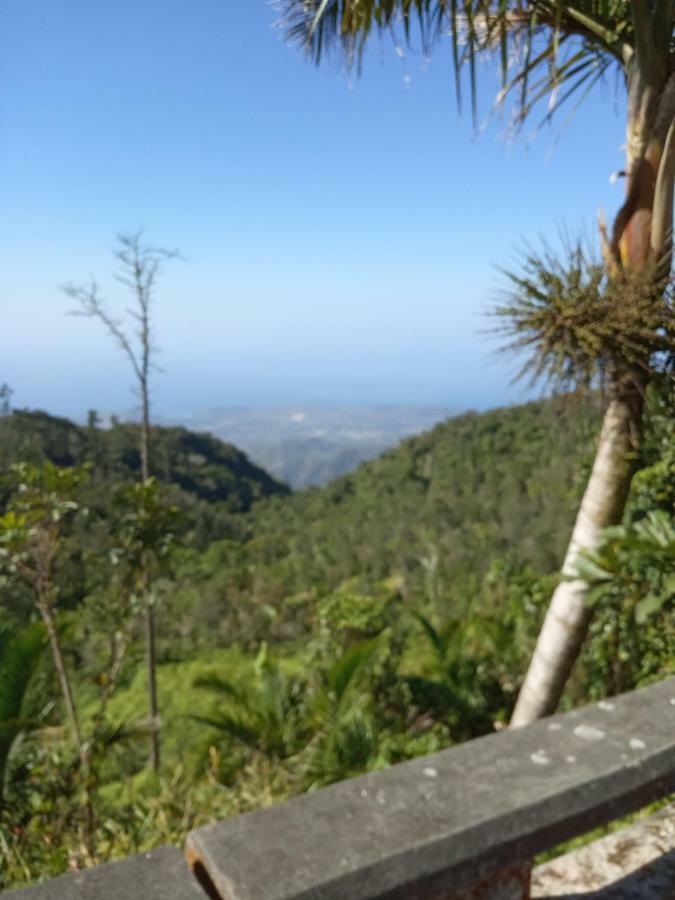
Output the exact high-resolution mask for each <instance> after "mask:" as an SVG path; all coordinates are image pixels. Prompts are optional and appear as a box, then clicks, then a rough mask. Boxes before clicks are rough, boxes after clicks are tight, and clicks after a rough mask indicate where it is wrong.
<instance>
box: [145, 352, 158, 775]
mask: <svg viewBox="0 0 675 900" xmlns="http://www.w3.org/2000/svg"><path fill="white" fill-rule="evenodd" d="M146 365H147V363H146ZM144 375H147V371H145V370H144ZM141 393H142V401H143V418H142V422H141V478H142V480H143V482H146V481H147V480H148V478H149V477H150V466H149V448H150V402H149V399H148V385H147V380H146V378H145V377H144V379H143V380H142V381H141ZM143 566H144V567H145V570H146V571H145V574H144V582H145V584H146V586H147V583H148V573H147V565H146V563H145V561H144V562H143ZM145 665H146V668H147V670H148V701H149V707H150V729H151V730H150V765H151V766H152V769H153V771H154V772H159V762H160V757H159V702H158V699H157V659H156V654H155V611H154V610H153V608H152V606H150V605H149V604H147V605H146V607H145Z"/></svg>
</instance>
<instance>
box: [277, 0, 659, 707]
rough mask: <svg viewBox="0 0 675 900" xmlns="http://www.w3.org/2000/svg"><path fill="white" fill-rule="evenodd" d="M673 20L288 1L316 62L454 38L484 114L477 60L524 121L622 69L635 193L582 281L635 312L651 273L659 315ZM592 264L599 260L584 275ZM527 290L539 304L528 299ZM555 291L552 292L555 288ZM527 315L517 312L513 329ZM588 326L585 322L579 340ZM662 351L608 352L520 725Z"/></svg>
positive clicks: (549, 3)
mask: <svg viewBox="0 0 675 900" xmlns="http://www.w3.org/2000/svg"><path fill="white" fill-rule="evenodd" d="M673 15H674V0H567V2H565V0H282V23H283V25H284V27H285V31H286V34H287V36H288V37H289V39H290V40H291V41H292V42H295V43H298V44H300V45H301V46H302V47H303V48H304V49H305V50H306V51H307V53H308V54H309V55H310V56H311V57H312V58H313V59H314V60H315V61H316V62H318V61H319V60H320V59H321V58H322V56H323V55H324V53H325V52H326V51H330V50H331V49H337V50H338V51H339V52H340V54H341V55H342V56H343V57H344V58H345V59H346V61H347V63H348V64H352V63H353V62H354V61H355V62H356V63H357V64H358V63H359V62H360V59H361V56H362V54H363V51H364V49H365V47H366V45H367V42H368V39H369V37H370V36H371V35H373V34H387V33H392V34H393V35H394V37H395V39H396V30H397V29H398V30H402V32H403V36H404V37H405V39H406V40H409V39H410V36H411V33H412V31H413V29H414V28H417V31H418V33H419V35H420V38H421V42H422V45H423V48H424V50H425V51H427V52H428V51H429V50H430V49H431V48H432V46H433V45H434V44H436V43H438V42H439V41H441V40H444V39H447V40H448V41H449V43H450V46H451V50H452V55H453V60H454V68H455V78H456V84H457V91H458V98H459V97H461V81H460V74H461V71H462V70H463V69H464V68H468V70H469V78H470V93H471V99H472V107H473V110H474V118H475V110H476V62H477V58H478V57H479V56H482V57H488V58H490V57H495V58H497V59H498V60H499V65H500V67H501V77H502V89H501V91H500V94H499V96H498V100H500V101H502V100H503V99H504V98H506V97H507V96H509V97H511V98H513V100H514V113H515V121H516V123H521V122H522V121H523V120H524V119H525V118H526V117H527V116H528V115H529V114H530V112H531V111H532V110H533V109H536V108H537V105H538V104H539V103H540V102H541V101H542V100H544V99H545V98H546V97H550V103H549V112H548V113H547V116H550V115H552V114H553V112H554V111H555V110H557V109H559V108H560V106H561V105H562V104H563V103H565V102H566V101H568V100H569V99H571V98H575V97H583V96H585V95H586V93H587V92H588V91H589V90H590V89H591V88H592V87H593V86H594V85H595V84H597V83H598V81H599V80H600V79H601V78H602V77H603V76H604V75H605V74H606V73H607V72H609V71H610V70H611V69H617V70H618V71H619V72H620V73H621V75H622V78H623V83H624V85H625V88H626V95H627V143H626V171H625V173H624V174H625V176H626V199H625V202H624V203H623V205H622V207H621V208H620V210H619V212H618V213H617V215H616V217H615V220H614V225H613V228H612V230H611V233H608V231H607V229H606V227H605V225H604V223H602V222H601V223H600V232H601V241H602V248H603V262H604V275H605V276H606V277H605V279H604V282H603V280H602V279H600V281H599V282H598V284H597V285H596V288H597V289H595V290H594V288H593V285H592V284H590V283H589V280H588V278H586V279H585V281H584V287H589V286H590V288H591V290H590V294H589V296H591V297H596V299H597V297H598V296H599V293H598V292H599V291H600V290H601V289H602V297H603V298H605V297H606V296H607V297H609V298H610V299H613V300H615V301H616V302H621V303H622V304H623V306H624V308H626V305H628V306H629V307H630V300H629V303H628V304H626V297H627V293H629V292H630V291H631V290H632V288H635V289H636V290H638V292H639V293H640V292H644V281H645V280H646V281H647V282H649V283H650V284H651V285H652V286H653V288H654V289H653V290H651V291H650V290H648V291H647V292H646V293H647V294H649V296H650V298H651V301H654V302H653V303H651V301H650V304H648V306H649V309H650V310H651V309H652V308H653V306H654V305H657V299H658V297H661V296H662V289H663V287H664V285H665V280H666V278H667V276H668V275H669V273H670V268H671V258H672V223H673V181H674V177H675V44H674V40H673ZM541 261H542V259H541V258H540V260H539V262H541ZM534 265H535V269H537V270H538V271H537V272H535V277H534V279H530V284H529V286H530V287H534V288H535V289H536V288H537V287H538V285H537V279H538V277H539V275H541V274H543V273H542V271H541V267H540V266H539V265H538V264H537V261H536V260H535V261H534ZM589 273H591V270H590V268H589V269H588V270H586V272H585V273H584V272H582V275H585V276H588V275H589ZM593 274H594V273H593ZM564 280H565V279H563V281H564ZM638 281H639V282H640V284H638ZM609 283H612V284H614V283H616V284H618V285H619V286H620V287H621V290H614V291H608V292H606V291H605V288H606V287H607V286H608V284H609ZM526 287H527V286H526ZM654 293H656V294H657V295H658V297H657V298H656V299H655V298H654V297H653V294H654ZM525 299H526V301H527V300H528V299H529V300H530V301H531V300H532V295H530V296H529V298H528V297H526V298H525ZM548 299H549V300H551V299H552V297H551V295H550V293H549V295H548ZM569 299H570V298H569V296H568V300H569ZM603 302H605V303H606V301H604V300H603ZM549 305H550V304H549ZM665 306H667V310H668V311H669V314H668V312H667V313H665V314H664V318H665V321H666V326H665V328H664V327H663V326H661V327H660V328H657V329H656V332H654V329H651V333H652V334H654V333H659V334H660V335H661V336H663V333H664V331H665V334H666V337H668V336H669V337H670V338H671V346H672V335H673V330H672V307H670V306H668V305H667V303H666V304H665ZM516 312H517V313H518V314H521V313H522V312H523V311H522V309H520V310H516ZM521 320H522V321H523V323H524V325H525V327H531V326H532V325H533V321H532V319H528V318H527V316H525V317H522V316H521ZM518 321H519V320H518V315H516V317H515V319H514V324H517V323H518ZM550 322H551V319H550V318H549V324H550ZM581 330H583V328H582V326H581V325H580V326H579V328H578V329H577V334H576V336H575V337H579V335H580V331H581ZM545 332H548V336H549V337H550V335H551V329H550V328H548V329H547V328H545V329H541V328H539V330H537V327H536V326H535V327H534V328H531V333H530V335H529V336H530V338H532V339H533V340H534V341H535V342H537V341H539V346H541V340H542V339H545V337H546V334H545ZM549 349H550V348H549ZM655 351H658V348H656V347H654V346H653V345H651V344H650V345H649V348H648V350H647V355H646V357H645V355H644V354H643V355H640V354H639V353H637V352H636V353H635V354H631V355H629V358H630V359H631V360H633V362H632V364H631V365H623V362H624V360H623V359H622V357H621V355H620V354H618V355H615V356H613V357H612V360H613V361H614V362H620V363H622V364H621V365H618V366H614V367H613V368H612V370H611V371H610V372H608V373H605V374H608V376H609V377H608V387H609V389H610V390H609V403H608V405H607V409H606V412H605V417H604V422H603V427H602V432H601V435H600V439H599V443H598V449H597V455H596V459H595V463H594V466H593V470H592V473H591V476H590V479H589V481H588V484H587V487H586V491H585V493H584V496H583V499H582V502H581V505H580V508H579V512H578V515H577V520H576V523H575V526H574V530H573V534H572V538H571V541H570V545H569V548H568V551H567V554H566V556H565V560H564V563H563V575H564V578H563V579H562V580H561V582H560V584H559V586H558V588H557V589H556V591H555V593H554V595H553V598H552V601H551V604H550V607H549V610H548V613H547V616H546V619H545V622H544V625H543V627H542V630H541V633H540V636H539V640H538V642H537V646H536V649H535V652H534V655H533V658H532V661H531V664H530V667H529V670H528V673H527V675H526V677H525V681H524V683H523V686H522V689H521V692H520V696H519V698H518V703H517V705H516V709H515V712H514V715H513V719H512V724H513V725H523V724H526V723H527V722H530V721H532V720H533V719H536V718H538V717H540V716H543V715H546V714H548V713H550V712H552V711H553V710H554V709H555V707H556V705H557V703H558V700H559V699H560V695H561V693H562V690H563V687H564V684H565V682H566V680H567V677H568V675H569V672H570V670H571V667H572V665H573V663H574V660H575V659H576V657H577V655H578V652H579V649H580V647H581V644H582V642H583V640H584V637H585V635H586V632H587V629H588V624H589V619H590V609H589V605H588V604H587V602H586V597H587V593H588V589H589V586H588V583H587V582H586V581H585V580H583V579H582V578H580V577H579V576H578V563H579V560H580V559H581V558H582V557H583V555H584V554H585V553H587V552H593V551H595V550H596V549H597V547H598V544H599V540H600V534H601V532H602V529H603V528H605V527H607V526H611V525H615V524H617V523H618V522H619V521H620V519H621V516H622V513H623V508H624V504H625V501H626V497H627V494H628V489H629V486H630V481H631V476H632V458H633V456H634V450H635V446H636V442H637V440H638V438H639V435H640V433H641V420H642V411H643V405H644V395H645V390H646V387H647V385H648V383H649V381H650V380H651V378H652V377H653V369H652V366H651V362H652V358H653V352H655ZM554 355H555V354H554ZM565 355H566V351H565V349H563V353H562V356H563V357H565ZM544 356H546V348H544ZM605 359H606V358H605ZM540 361H541V360H540ZM601 362H602V360H601Z"/></svg>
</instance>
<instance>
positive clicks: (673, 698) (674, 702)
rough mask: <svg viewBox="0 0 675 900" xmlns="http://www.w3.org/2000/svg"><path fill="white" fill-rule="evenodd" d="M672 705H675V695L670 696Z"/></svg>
mask: <svg viewBox="0 0 675 900" xmlns="http://www.w3.org/2000/svg"><path fill="white" fill-rule="evenodd" d="M670 705H671V706H675V697H671V698H670Z"/></svg>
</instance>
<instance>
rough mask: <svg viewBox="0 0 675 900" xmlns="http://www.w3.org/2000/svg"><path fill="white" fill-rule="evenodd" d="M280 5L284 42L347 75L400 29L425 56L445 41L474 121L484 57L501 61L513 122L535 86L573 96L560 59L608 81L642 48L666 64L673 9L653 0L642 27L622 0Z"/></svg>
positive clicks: (287, 1)
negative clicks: (374, 44)
mask: <svg viewBox="0 0 675 900" xmlns="http://www.w3.org/2000/svg"><path fill="white" fill-rule="evenodd" d="M277 5H278V7H279V8H280V10H281V19H280V24H281V27H282V28H283V30H284V32H285V35H286V37H287V38H288V40H289V41H290V42H291V43H294V44H297V45H299V46H300V47H302V48H303V49H304V50H305V52H307V53H308V55H309V56H310V57H311V58H312V59H313V60H314V61H315V62H317V63H318V62H319V61H320V60H321V58H322V56H323V55H325V54H326V53H330V52H331V51H338V53H339V54H340V55H341V56H342V57H343V59H345V61H346V62H347V65H348V66H351V65H353V64H354V63H355V62H356V63H357V65H359V66H360V64H361V61H362V57H363V53H364V50H365V47H366V45H367V42H368V39H369V37H370V36H371V35H372V34H378V35H389V34H392V33H395V27H396V26H397V25H398V24H399V23H400V24H402V26H403V31H404V34H405V37H406V41H407V42H408V43H409V44H410V43H411V41H412V37H413V31H414V29H413V25H416V31H417V35H418V38H419V43H420V46H421V49H422V51H423V52H424V53H429V52H430V50H431V48H432V47H433V46H434V45H436V44H437V43H438V42H439V41H441V40H446V39H447V38H448V37H449V39H450V42H451V47H452V59H453V68H454V72H455V83H456V87H457V97H458V103H461V73H462V70H463V69H464V68H465V67H468V69H469V80H470V93H471V103H472V108H473V110H474V120H475V115H476V114H475V110H476V96H477V85H476V63H477V60H478V59H479V58H480V57H486V58H492V57H494V56H495V55H498V56H499V60H500V70H501V80H502V91H501V92H500V96H501V97H502V98H503V97H504V96H506V94H508V93H509V92H510V88H511V87H512V86H514V84H517V85H518V88H519V94H518V99H517V103H516V107H517V115H516V119H517V121H522V120H523V119H524V117H525V115H526V114H527V112H529V110H530V109H531V108H532V105H533V104H532V96H531V94H530V85H531V84H532V83H535V82H536V83H537V84H538V85H539V88H538V91H541V89H542V87H544V86H545V89H546V92H548V93H551V92H554V94H555V92H556V91H559V90H560V89H561V87H562V86H563V85H566V86H567V87H568V88H569V89H571V90H572V92H573V93H574V92H576V91H577V90H579V87H580V84H579V79H578V72H577V71H576V70H575V69H574V67H573V66H571V65H570V61H569V57H566V55H565V53H566V52H569V54H570V55H572V56H574V55H577V54H579V53H581V54H583V55H584V57H586V58H588V59H594V60H595V61H596V66H597V68H598V71H599V72H600V71H601V72H604V71H605V70H606V68H607V67H608V66H609V65H610V64H611V63H615V64H618V65H622V66H625V65H626V64H627V60H628V59H629V57H630V54H631V53H632V52H633V50H634V49H635V44H636V42H638V40H639V42H640V43H641V44H646V45H649V46H653V47H654V48H658V54H656V53H655V54H654V55H655V56H658V58H660V59H663V60H665V59H667V54H668V51H669V48H670V46H671V44H672V0H669V2H666V0H659V2H658V7H659V9H658V11H657V10H655V12H654V21H653V22H650V23H649V27H648V28H645V26H644V24H643V23H642V22H640V21H636V20H634V18H633V16H632V14H631V6H638V5H640V4H638V3H633V4H630V3H627V2H625V0H571V2H563V0H524V2H523V0H281V2H280V3H278V4H277ZM657 18H658V22H660V23H661V27H662V25H663V23H664V22H665V23H666V25H667V28H669V32H667V34H668V37H667V38H665V39H664V38H663V35H662V33H661V34H659V35H658V40H657V39H656V37H654V35H655V34H656V29H657V27H658V24H657ZM570 39H571V40H570ZM566 42H567V43H569V50H568V51H567V49H566ZM563 51H565V52H563ZM600 57H601V58H602V60H603V61H602V63H601V64H600V63H599V62H598V59H599V58H600ZM514 68H515V70H516V76H515V78H514V76H513V74H511V73H512V71H513V69H514ZM535 75H536V77H534V76H535ZM568 96H570V95H569V94H568ZM556 106H557V104H556Z"/></svg>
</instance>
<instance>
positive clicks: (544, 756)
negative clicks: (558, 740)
mask: <svg viewBox="0 0 675 900" xmlns="http://www.w3.org/2000/svg"><path fill="white" fill-rule="evenodd" d="M530 759H531V760H532V762H533V763H534V764H535V766H547V765H548V764H549V763H550V762H551V760H550V758H549V755H548V753H547V752H546V751H545V750H543V749H540V750H537V751H536V753H533V754H532V755H531V756H530Z"/></svg>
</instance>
